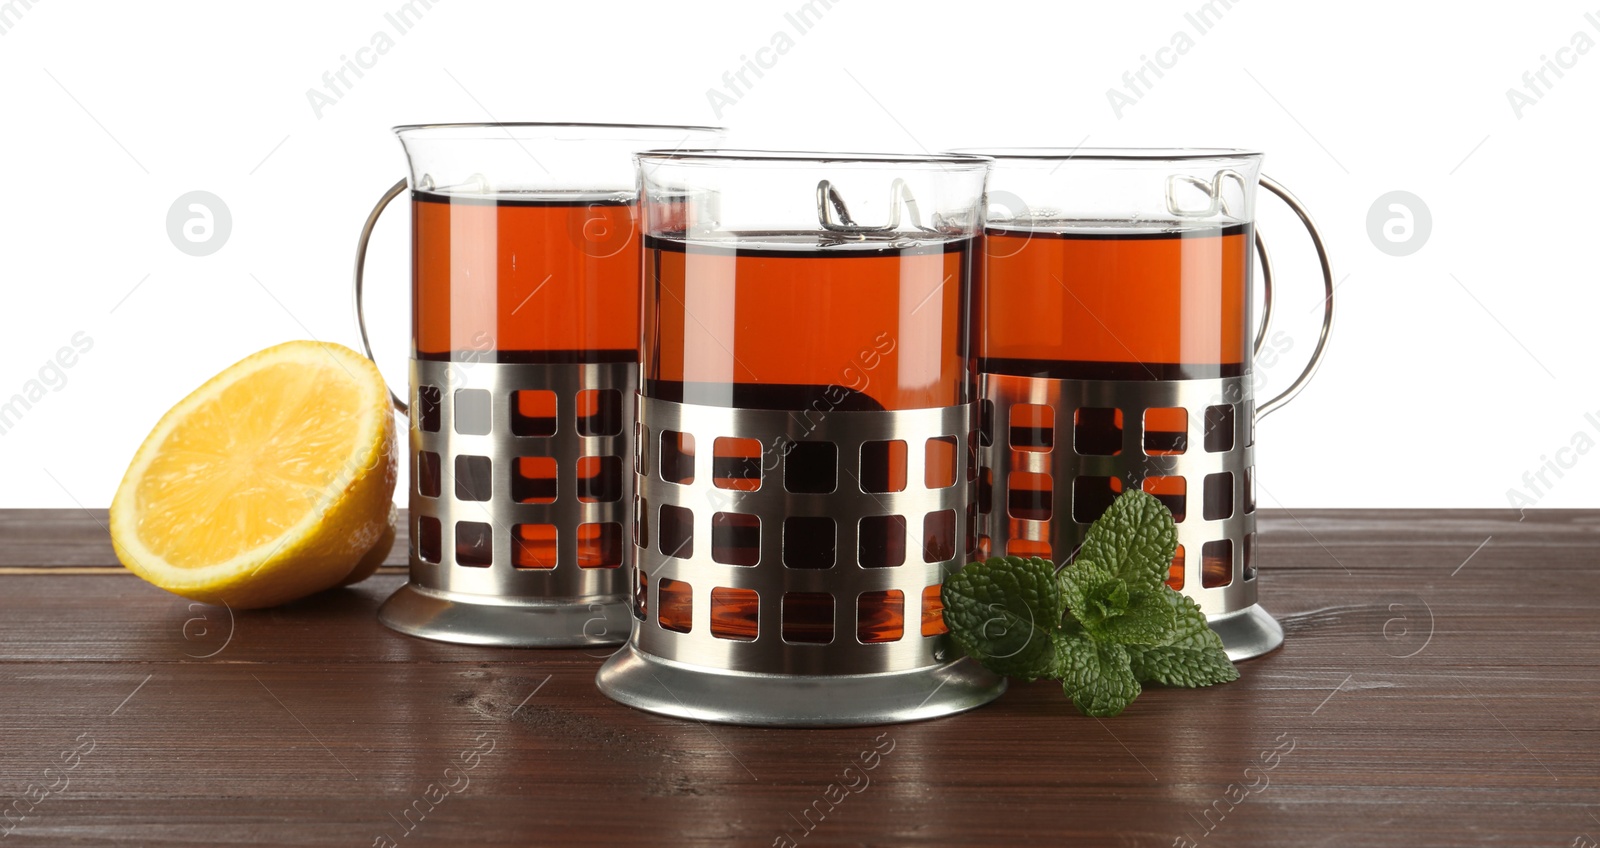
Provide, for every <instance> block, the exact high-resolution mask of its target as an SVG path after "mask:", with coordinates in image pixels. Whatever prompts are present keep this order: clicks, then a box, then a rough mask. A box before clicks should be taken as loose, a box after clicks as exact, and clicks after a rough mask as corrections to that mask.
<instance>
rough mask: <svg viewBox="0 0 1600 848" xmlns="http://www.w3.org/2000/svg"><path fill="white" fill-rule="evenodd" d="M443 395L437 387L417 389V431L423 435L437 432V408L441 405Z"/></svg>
mask: <svg viewBox="0 0 1600 848" xmlns="http://www.w3.org/2000/svg"><path fill="white" fill-rule="evenodd" d="M443 398H444V396H443V393H441V392H440V391H439V387H438V386H418V387H417V408H416V409H415V410H414V412H415V413H416V416H417V429H419V430H421V431H422V432H424V433H437V432H439V408H440V406H441V405H442V404H443Z"/></svg>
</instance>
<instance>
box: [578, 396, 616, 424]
mask: <svg viewBox="0 0 1600 848" xmlns="http://www.w3.org/2000/svg"><path fill="white" fill-rule="evenodd" d="M577 407H578V408H577V414H578V435H580V436H616V435H620V434H621V433H622V392H619V391H617V390H616V389H584V390H583V391H581V392H578V403H577Z"/></svg>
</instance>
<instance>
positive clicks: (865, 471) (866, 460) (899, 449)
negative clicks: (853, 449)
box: [860, 439, 906, 494]
mask: <svg viewBox="0 0 1600 848" xmlns="http://www.w3.org/2000/svg"><path fill="white" fill-rule="evenodd" d="M860 480H861V491H863V492H866V493H867V494H886V493H888V492H903V491H905V490H906V443H905V442H904V441H902V440H900V439H889V440H887V441H873V442H862V443H861V477H860Z"/></svg>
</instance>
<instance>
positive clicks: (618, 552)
mask: <svg viewBox="0 0 1600 848" xmlns="http://www.w3.org/2000/svg"><path fill="white" fill-rule="evenodd" d="M621 565H622V524H621V522H617V521H600V522H593V523H590V524H579V525H578V567H579V568H617V567H619V566H621Z"/></svg>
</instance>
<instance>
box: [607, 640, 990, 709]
mask: <svg viewBox="0 0 1600 848" xmlns="http://www.w3.org/2000/svg"><path fill="white" fill-rule="evenodd" d="M595 682H596V684H597V685H598V686H599V687H600V691H601V692H604V693H605V694H606V695H607V696H609V697H611V698H613V699H615V700H617V701H620V702H622V703H624V704H627V705H628V706H630V707H637V708H638V709H641V710H645V711H647V712H652V713H659V714H661V715H667V716H673V717H674V718H686V719H693V720H695V721H710V722H716V723H718V724H743V725H754V726H761V727H857V726H861V725H872V724H895V723H899V722H907V721H921V720H924V719H930V718H938V717H940V716H947V715H952V714H954V713H959V712H965V711H967V710H970V709H973V708H974V707H981V706H983V705H984V704H987V703H989V702H990V701H992V700H994V699H995V698H998V697H1000V694H1001V693H1002V692H1004V691H1005V690H1006V681H1005V678H1003V677H998V676H996V675H994V674H991V673H989V672H987V671H985V670H984V669H983V667H982V666H980V665H978V664H977V663H976V662H975V661H973V660H971V659H962V660H959V661H957V662H954V663H949V664H946V665H939V666H930V667H927V668H920V669H916V670H913V671H899V672H883V673H879V674H851V675H831V676H819V675H790V674H758V673H753V672H743V671H721V670H710V669H707V668H705V667H702V666H689V665H684V664H682V663H677V662H673V661H671V660H664V659H661V658H660V657H654V656H651V655H649V654H646V653H643V652H641V651H639V650H638V649H637V648H635V647H634V646H633V645H632V644H629V645H628V646H626V647H624V648H623V649H622V650H620V651H617V652H616V653H615V654H612V655H611V658H610V659H608V660H606V662H605V664H604V665H602V666H601V667H600V674H599V676H598V677H597V678H596V680H595Z"/></svg>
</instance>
